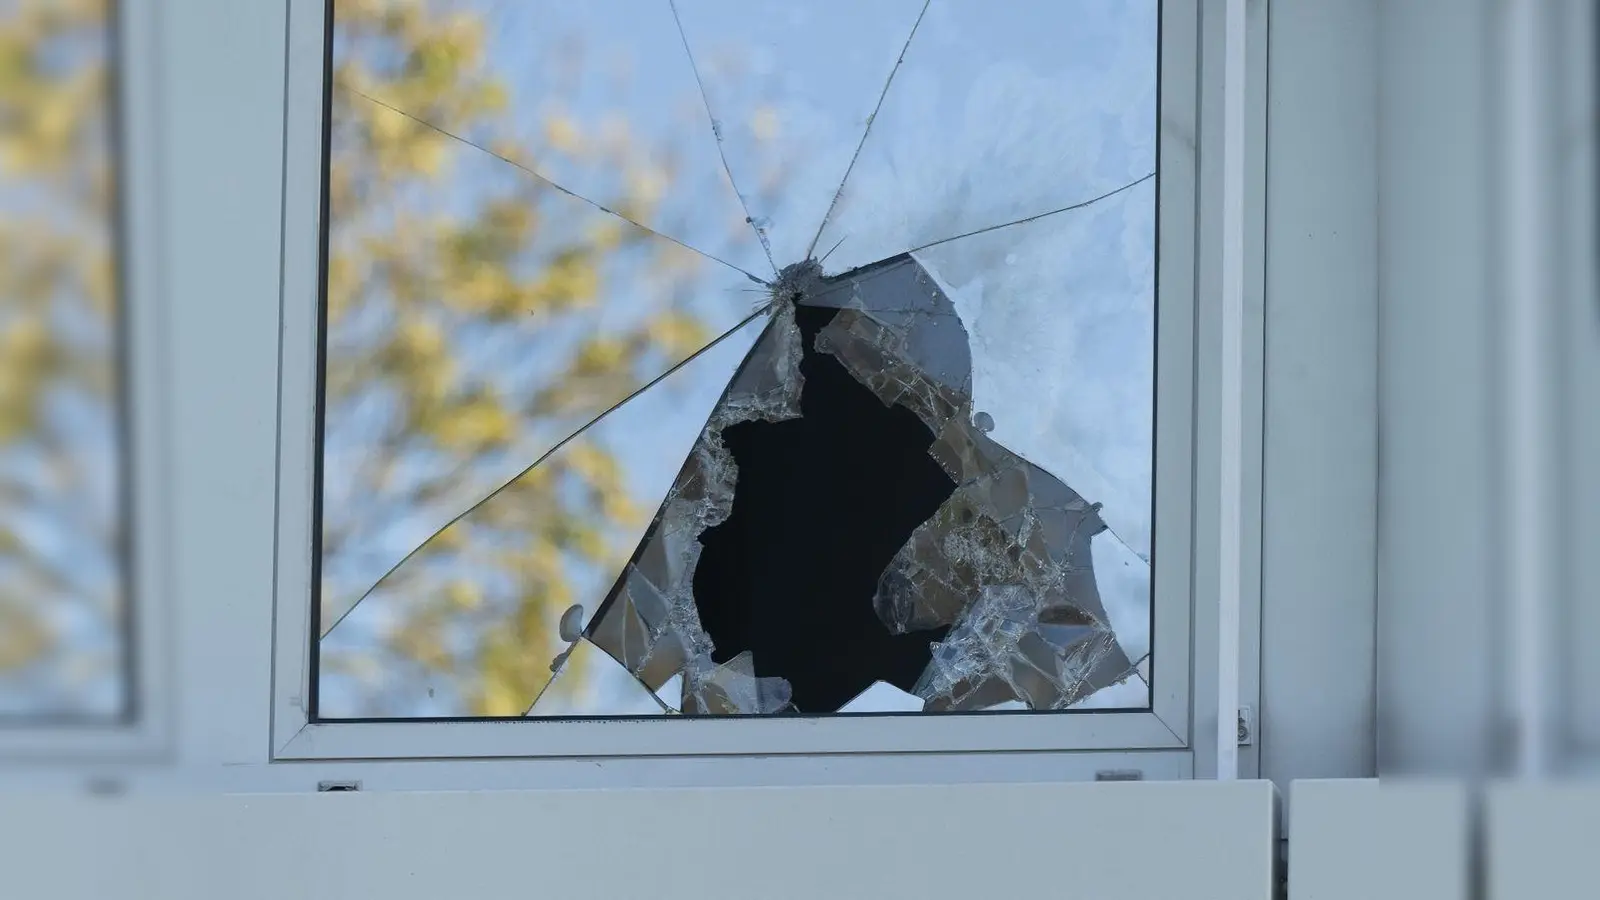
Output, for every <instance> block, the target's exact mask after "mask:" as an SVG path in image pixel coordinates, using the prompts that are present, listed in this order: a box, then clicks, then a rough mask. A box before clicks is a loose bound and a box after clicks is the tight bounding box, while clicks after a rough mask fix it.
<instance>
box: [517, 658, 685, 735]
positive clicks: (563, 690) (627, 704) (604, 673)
mask: <svg viewBox="0 0 1600 900" xmlns="http://www.w3.org/2000/svg"><path fill="white" fill-rule="evenodd" d="M675 711H676V710H673V709H672V708H670V707H669V706H668V705H667V704H665V703H663V702H662V701H661V700H660V698H658V697H657V696H656V695H655V694H652V693H650V692H649V691H647V690H645V687H644V685H642V684H640V683H639V680H638V679H637V678H634V677H633V676H632V675H630V674H628V671H627V670H626V669H624V668H622V667H621V666H619V665H617V663H616V661H615V660H613V659H612V658H611V657H610V656H608V655H606V654H605V653H602V652H601V651H600V650H598V649H596V648H595V647H593V646H591V645H589V644H587V643H584V642H582V641H580V642H578V643H576V644H574V645H573V647H572V652H571V653H570V654H569V655H567V657H566V659H565V661H564V663H563V665H562V666H561V668H560V670H559V671H557V672H556V673H555V675H554V677H552V678H551V680H550V683H549V685H548V686H546V687H545V689H544V691H543V692H542V693H541V694H540V696H539V698H538V699H537V700H535V701H534V704H533V707H532V708H531V709H529V710H528V715H529V716H531V717H533V718H555V717H561V716H593V715H604V716H661V715H670V714H671V713H673V712H675Z"/></svg>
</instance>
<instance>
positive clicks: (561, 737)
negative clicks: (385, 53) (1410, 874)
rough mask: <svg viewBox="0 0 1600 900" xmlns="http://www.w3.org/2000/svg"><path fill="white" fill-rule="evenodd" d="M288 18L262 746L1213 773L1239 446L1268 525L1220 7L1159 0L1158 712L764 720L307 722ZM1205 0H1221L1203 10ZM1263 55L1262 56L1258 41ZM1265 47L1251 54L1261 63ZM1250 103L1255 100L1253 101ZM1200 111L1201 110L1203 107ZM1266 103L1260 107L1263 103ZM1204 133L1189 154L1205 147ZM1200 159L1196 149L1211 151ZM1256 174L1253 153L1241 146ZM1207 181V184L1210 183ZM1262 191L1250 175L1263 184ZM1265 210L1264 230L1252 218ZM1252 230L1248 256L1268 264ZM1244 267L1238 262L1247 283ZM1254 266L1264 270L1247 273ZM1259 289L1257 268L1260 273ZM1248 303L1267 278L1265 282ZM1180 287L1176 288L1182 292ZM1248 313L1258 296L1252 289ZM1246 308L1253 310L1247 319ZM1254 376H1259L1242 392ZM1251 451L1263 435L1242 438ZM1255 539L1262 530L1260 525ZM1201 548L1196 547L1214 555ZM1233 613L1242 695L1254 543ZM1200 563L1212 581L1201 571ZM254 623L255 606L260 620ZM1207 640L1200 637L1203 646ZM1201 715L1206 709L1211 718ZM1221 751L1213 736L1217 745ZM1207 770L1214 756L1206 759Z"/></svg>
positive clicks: (303, 234) (320, 88) (313, 257)
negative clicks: (266, 722)
mask: <svg viewBox="0 0 1600 900" xmlns="http://www.w3.org/2000/svg"><path fill="white" fill-rule="evenodd" d="M286 2H287V6H288V9H289V15H288V35H287V39H288V45H287V73H286V81H285V88H284V89H285V91H286V104H285V106H286V108H285V117H284V126H283V127H284V144H283V147H284V154H285V156H284V159H283V167H284V168H283V172H282V185H283V195H282V209H283V216H284V223H283V225H284V227H283V232H282V233H283V235H284V243H283V246H282V248H281V250H282V299H281V303H282V307H281V310H280V311H279V314H280V316H281V318H280V322H281V343H280V347H279V349H280V355H279V371H278V383H279V393H278V398H277V403H278V434H279V444H278V448H277V452H278V460H277V471H278V483H277V499H276V508H275V510H274V514H275V518H276V523H277V524H276V528H277V551H276V552H277V558H276V572H275V579H274V581H275V597H274V601H275V602H274V609H273V616H272V618H273V622H274V625H273V633H272V649H271V659H272V666H273V676H272V701H271V734H270V758H271V759H272V760H275V761H290V760H324V761H336V760H403V759H412V760H415V759H441V758H453V759H473V758H488V757H493V758H530V757H532V758H552V757H566V758H571V757H606V756H627V757H663V756H696V757H701V756H714V757H715V756H724V757H725V756H729V755H744V756H768V755H773V754H863V753H872V754H895V753H903V754H920V753H940V754H959V753H977V752H985V753H986V752H995V751H1035V752H1037V751H1057V752H1071V753H1086V754H1093V755H1096V756H1103V755H1104V754H1105V753H1106V752H1108V751H1116V752H1124V751H1163V750H1164V751H1176V752H1179V753H1180V754H1187V753H1193V754H1196V757H1195V765H1194V766H1192V767H1189V766H1184V767H1181V768H1184V769H1187V770H1190V771H1192V772H1194V773H1195V774H1204V769H1205V762H1204V760H1205V758H1206V756H1207V747H1208V746H1210V747H1212V748H1214V747H1215V744H1216V742H1215V740H1214V738H1213V735H1214V734H1215V725H1216V722H1217V714H1216V711H1215V709H1211V710H1209V711H1208V710H1206V709H1205V704H1206V703H1207V702H1210V703H1211V704H1212V705H1213V707H1214V705H1215V704H1214V698H1215V696H1216V689H1215V684H1216V671H1217V658H1216V648H1215V647H1214V646H1212V647H1210V648H1209V652H1206V649H1205V645H1206V643H1207V642H1208V641H1210V642H1211V643H1215V641H1214V638H1215V635H1216V634H1217V633H1218V632H1217V622H1216V609H1217V594H1216V589H1215V584H1216V581H1217V579H1216V577H1215V571H1216V570H1215V565H1216V563H1217V561H1216V559H1215V554H1216V548H1215V547H1214V546H1212V544H1214V541H1206V540H1201V539H1198V538H1197V534H1198V533H1199V531H1198V530H1197V528H1196V523H1197V522H1198V523H1201V526H1200V528H1201V529H1205V528H1208V527H1210V523H1212V522H1215V521H1217V519H1216V515H1215V511H1216V508H1217V490H1218V479H1217V473H1218V472H1219V471H1220V466H1219V465H1218V460H1219V459H1220V457H1221V454H1223V453H1239V454H1242V455H1243V457H1244V484H1245V492H1246V494H1247V497H1254V498H1256V500H1257V502H1256V503H1254V504H1253V505H1252V504H1251V503H1250V502H1248V500H1247V502H1246V503H1245V504H1244V508H1245V518H1246V522H1245V533H1246V535H1247V536H1248V535H1251V534H1257V533H1259V502H1258V501H1259V490H1260V477H1261V468H1260V454H1259V448H1260V440H1259V438H1260V419H1261V417H1260V370H1259V365H1260V359H1261V352H1260V339H1261V334H1260V327H1259V321H1260V317H1259V315H1255V316H1253V317H1250V316H1247V322H1246V325H1245V326H1244V327H1245V331H1246V333H1245V334H1244V335H1243V343H1244V347H1245V359H1246V372H1245V386H1244V391H1245V396H1244V401H1245V402H1244V409H1245V415H1244V419H1245V439H1244V443H1245V446H1244V447H1223V446H1221V440H1222V438H1221V436H1220V435H1219V433H1218V428H1217V424H1218V417H1219V411H1220V408H1221V394H1220V391H1221V385H1220V384H1219V381H1218V378H1217V369H1218V365H1219V363H1218V356H1217V353H1216V352H1215V349H1214V348H1212V347H1210V343H1211V342H1212V341H1213V338H1214V336H1216V335H1217V330H1216V329H1217V328H1218V327H1220V314H1219V307H1218V304H1217V302H1216V287H1215V278H1216V273H1217V269H1218V267H1217V263H1216V256H1217V255H1218V253H1219V252H1220V248H1219V247H1218V246H1217V245H1216V241H1215V240H1214V239H1210V238H1208V237H1207V236H1206V235H1207V234H1208V233H1209V234H1215V233H1216V229H1215V227H1210V226H1208V224H1207V223H1213V222H1215V221H1217V220H1218V217H1219V215H1220V208H1221V197H1220V196H1219V195H1218V192H1217V191H1216V190H1215V185H1216V183H1217V178H1216V177H1215V175H1214V174H1213V172H1212V170H1213V169H1215V168H1216V164H1215V163H1212V159H1213V158H1214V157H1217V156H1220V153H1217V152H1214V148H1217V147H1218V146H1219V142H1220V139H1221V118H1220V117H1221V108H1220V93H1219V92H1220V89H1221V74H1222V73H1221V68H1220V57H1221V39H1222V25H1221V21H1220V20H1221V15H1220V13H1221V6H1220V5H1215V7H1213V5H1211V4H1203V3H1201V2H1200V0H1166V2H1165V3H1164V4H1163V6H1164V9H1163V24H1162V28H1163V34H1162V41H1161V48H1162V49H1161V53H1162V61H1161V62H1162V67H1163V69H1162V71H1163V84H1162V92H1161V97H1162V101H1161V106H1162V109H1161V110H1160V137H1159V141H1160V153H1161V172H1160V176H1159V182H1160V191H1159V198H1160V200H1159V202H1160V210H1159V216H1158V223H1159V224H1158V228H1159V233H1158V247H1159V268H1158V275H1157V278H1158V297H1159V298H1160V302H1161V314H1160V316H1159V318H1158V338H1157V340H1158V344H1157V423H1156V475H1155V478H1156V496H1157V501H1156V502H1157V509H1156V516H1155V544H1156V546H1157V547H1159V548H1160V553H1159V554H1158V556H1157V557H1156V564H1157V570H1156V572H1155V573H1154V574H1155V584H1156V598H1155V617H1154V631H1153V635H1152V638H1153V640H1152V646H1153V647H1159V648H1160V649H1159V650H1157V651H1155V652H1153V653H1152V658H1151V662H1152V684H1153V691H1152V694H1153V696H1152V708H1151V709H1150V710H1149V711H1092V712H1090V711H1085V712H1075V713H1066V714H1056V715H1020V714H1019V715H1010V716H1004V715H959V714H949V715H939V716H925V717H919V716H834V717H820V718H774V719H754V720H751V719H740V720H718V719H703V718H696V719H678V718H662V719H648V720H607V719H594V720H581V721H539V720H536V719H530V720H528V721H517V722H511V723H508V722H506V721H504V720H484V721H450V722H438V721H416V722H393V721H385V722H312V721H310V720H309V719H308V716H307V714H306V711H305V709H304V706H305V704H304V702H303V701H304V698H306V697H307V696H308V690H309V687H310V685H309V678H310V671H311V665H310V656H309V652H310V648H311V642H310V640H309V639H308V635H309V634H310V629H311V621H310V619H311V617H310V613H311V601H310V598H311V597H312V585H311V573H312V571H313V566H312V564H311V563H312V560H311V557H310V554H311V548H312V547H313V540H312V536H313V532H312V529H313V528H314V523H313V522H312V521H311V512H312V508H313V504H312V497H313V491H314V489H315V485H314V483H313V473H314V471H315V466H314V454H315V453H316V447H315V444H314V441H315V418H314V415H315V413H314V410H315V403H316V396H315V394H316V389H317V372H316V366H317V335H316V328H317V320H318V315H317V303H318V297H319V294H320V284H319V279H320V266H319V259H320V247H319V233H320V228H319V227H318V226H319V217H320V215H321V209H322V202H321V184H322V160H321V154H322V144H323V140H322V104H323V98H324V89H325V85H324V79H325V71H324V69H325V62H324V60H325V50H324V47H325V44H324V36H325V30H324V29H325V27H326V10H325V7H324V4H323V2H322V0H286ZM1250 9H1251V13H1250V16H1251V19H1250V22H1251V30H1252V32H1253V33H1255V34H1257V35H1260V36H1263V37H1264V34H1265V29H1264V27H1257V26H1259V25H1262V24H1263V23H1264V21H1265V4H1251V5H1250ZM1213 10H1215V11H1213ZM1256 57H1259V58H1256ZM1262 61H1264V52H1263V53H1261V54H1254V55H1253V57H1252V65H1255V66H1256V71H1255V73H1254V74H1255V75H1256V76H1257V77H1258V80H1259V77H1260V76H1263V75H1264V69H1262V68H1261V67H1260V65H1259V64H1260V63H1261V62H1262ZM1259 99H1260V98H1257V101H1256V102H1255V103H1254V106H1255V110H1254V111H1255V113H1256V114H1259V113H1260V112H1261V108H1262V106H1263V104H1262V103H1261V102H1259ZM1202 110H1203V111H1204V115H1203V116H1202ZM1258 117H1259V116H1258V115H1255V116H1252V118H1258ZM1197 150H1198V152H1197ZM1202 158H1203V159H1202ZM1247 162H1248V164H1249V166H1250V174H1251V178H1250V180H1251V181H1252V183H1254V182H1255V181H1258V180H1259V179H1258V178H1255V176H1256V175H1259V173H1260V172H1262V171H1264V157H1263V156H1262V155H1261V154H1259V153H1257V154H1256V155H1255V156H1254V157H1253V158H1252V159H1251V160H1249V161H1247ZM1203 182H1204V183H1207V184H1210V185H1212V187H1211V188H1206V189H1202V183H1203ZM1257 193H1258V194H1259V192H1257ZM1254 200H1255V202H1253V203H1247V204H1246V210H1247V220H1248V221H1247V230H1248V229H1249V227H1250V226H1251V225H1252V223H1253V224H1254V225H1256V226H1259V222H1260V210H1261V205H1262V204H1261V203H1260V202H1259V201H1260V197H1259V196H1256V197H1255V198H1254ZM1259 230H1260V229H1259V227H1256V229H1255V231H1256V233H1259ZM1260 259H1261V257H1260V247H1259V246H1252V248H1251V250H1250V255H1249V259H1247V264H1246V268H1247V272H1248V271H1257V270H1259V268H1260V266H1259V263H1260ZM1249 278H1250V276H1248V275H1247V280H1248V279H1249ZM1256 281H1257V282H1259V278H1256ZM1258 286H1259V285H1258ZM1255 299H1256V301H1257V304H1259V292H1257V294H1256V298H1255ZM1185 301H1187V302H1185ZM1256 312H1257V313H1258V312H1259V305H1257V308H1256ZM1252 322H1253V324H1252ZM1252 392H1253V393H1252ZM1252 447H1253V448H1254V451H1252V450H1251V448H1252ZM1257 543H1259V542H1257ZM1208 553H1209V554H1211V556H1212V558H1211V559H1210V560H1207V559H1206V558H1204V557H1205V556H1206V554H1208ZM1245 556H1246V559H1245V560H1244V563H1243V565H1244V569H1245V571H1244V572H1243V573H1242V575H1243V583H1244V584H1245V585H1246V589H1245V591H1244V597H1243V598H1242V600H1243V602H1242V603H1241V620H1242V623H1243V629H1244V631H1245V633H1246V637H1245V639H1244V640H1243V641H1242V646H1243V647H1244V648H1245V650H1246V651H1247V652H1246V653H1245V654H1244V656H1245V658H1244V659H1243V660H1242V661H1241V674H1240V684H1241V696H1242V697H1244V698H1246V699H1245V701H1241V702H1248V700H1249V698H1250V697H1253V696H1254V693H1255V688H1256V674H1255V660H1254V656H1253V654H1251V653H1249V652H1248V651H1249V650H1251V649H1253V648H1254V647H1256V645H1257V641H1255V640H1253V639H1251V638H1250V637H1249V630H1250V629H1251V628H1252V627H1253V626H1254V624H1255V623H1258V622H1259V603H1258V600H1259V595H1258V593H1256V592H1255V591H1253V590H1252V589H1251V588H1250V585H1253V584H1257V583H1258V580H1259V579H1258V572H1259V557H1258V554H1254V555H1252V554H1250V553H1248V552H1247V553H1246V554H1245ZM1207 579H1209V584H1210V585H1211V586H1210V587H1208V586H1207ZM257 621H259V617H257ZM1197 649H1198V650H1199V652H1196V650H1197ZM1208 722H1209V725H1207V724H1206V723H1208ZM1211 756H1213V757H1214V752H1212V753H1211ZM1210 765H1211V766H1213V767H1214V765H1215V762H1214V759H1213V760H1212V762H1211V763H1210Z"/></svg>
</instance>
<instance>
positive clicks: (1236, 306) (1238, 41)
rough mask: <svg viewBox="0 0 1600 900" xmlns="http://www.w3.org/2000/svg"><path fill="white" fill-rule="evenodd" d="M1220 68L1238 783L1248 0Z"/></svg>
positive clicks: (1229, 625) (1228, 620) (1230, 659)
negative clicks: (1246, 36) (1245, 80)
mask: <svg viewBox="0 0 1600 900" xmlns="http://www.w3.org/2000/svg"><path fill="white" fill-rule="evenodd" d="M1226 2H1227V8H1226V10H1225V15H1224V19H1223V32H1224V34H1223V51H1222V53H1223V63H1222V241H1221V245H1222V370H1221V381H1222V385H1221V386H1222V410H1221V432H1222V433H1221V438H1222V440H1221V449H1222V452H1221V466H1222V471H1221V473H1220V477H1219V479H1218V486H1219V488H1220V489H1221V498H1220V503H1219V504H1218V509H1219V511H1220V516H1219V521H1218V523H1217V524H1218V547H1219V549H1220V551H1221V559H1220V563H1219V565H1218V567H1217V571H1218V577H1219V579H1220V584H1219V586H1218V587H1219V590H1218V592H1217V599H1218V606H1219V608H1218V610H1217V734H1216V738H1217V779H1218V780H1220V781H1232V780H1234V779H1236V778H1238V777H1239V740H1238V714H1239V604H1240V594H1241V591H1242V587H1243V586H1242V577H1241V576H1242V568H1243V562H1244V509H1243V502H1244V252H1245V251H1244V198H1245V180H1244V178H1245V167H1244V140H1245V138H1244V136H1245V128H1244V105H1245V84H1244V77H1245V0H1226Z"/></svg>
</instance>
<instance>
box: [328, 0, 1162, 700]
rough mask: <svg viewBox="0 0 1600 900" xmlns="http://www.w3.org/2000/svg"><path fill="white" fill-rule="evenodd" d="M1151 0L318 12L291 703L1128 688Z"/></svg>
mask: <svg viewBox="0 0 1600 900" xmlns="http://www.w3.org/2000/svg"><path fill="white" fill-rule="evenodd" d="M1156 6H1157V4H1156V2H1155V0H1142V2H1126V0H1106V2H1081V3H1073V4H1061V3H1055V2H1047V0H1032V2H1029V0H1004V2H997V3H991V4H972V3H962V2H955V0H884V2H881V3H873V4H838V5H828V6H813V5H807V4H795V3H786V2H748V0H737V2H736V0H608V2H603V3H595V4H566V3H555V2H538V3H526V4H520V3H519V4H496V3H490V2H480V3H471V2H415V3H398V2H397V3H355V2H350V0H344V2H339V3H337V4H336V5H335V8H334V20H333V21H334V25H335V27H334V29H333V34H332V36H331V40H332V53H333V61H334V65H333V70H332V73H331V81H332V84H331V90H330V93H329V96H330V98H331V104H330V107H329V122H328V129H329V153H330V156H329V160H328V164H329V173H328V191H329V197H328V202H329V210H330V216H329V222H328V236H327V241H328V247H327V253H328V264H327V283H326V298H325V304H326V305H325V317H326V327H325V332H324V335H323V340H324V343H325V346H324V354H323V356H324V359H325V363H324V365H325V369H324V373H323V383H324V398H323V404H322V415H323V427H322V436H323V443H322V451H321V452H322V456H321V474H320V500H319V507H320V516H321V523H320V528H321V531H320V547H319V561H320V566H321V570H320V577H319V579H318V590H319V600H318V603H317V607H316V610H317V612H316V618H317V620H318V625H317V627H316V629H315V636H314V637H315V640H316V660H317V671H316V685H315V687H316V690H315V691H314V696H315V698H316V699H315V701H314V706H315V709H314V713H313V714H314V715H315V716H317V717H319V718H322V719H352V718H354V719H359V718H373V717H384V718H431V717H461V716H465V717H513V716H524V715H528V716H536V717H561V716H631V715H680V714H681V715H767V714H825V713H836V712H844V713H854V712H918V711H923V712H976V711H991V710H1066V709H1082V708H1092V707H1100V708H1107V707H1110V708H1145V707H1147V706H1148V703H1149V687H1148V683H1147V678H1148V671H1149V670H1148V659H1149V652H1150V630H1151V628H1150V623H1151V579H1150V562H1149V561H1150V543H1151V541H1150V534H1151V508H1152V497H1151V485H1152V445H1153V441H1152V435H1153V426H1154V410H1153V406H1154V358H1155V355H1154V351H1155V347H1154V333H1155V297H1154V280H1155V279H1154V275H1155V250H1154V248H1155V169H1156V165H1155V143H1156V90H1157V73H1156V38H1157V9H1156Z"/></svg>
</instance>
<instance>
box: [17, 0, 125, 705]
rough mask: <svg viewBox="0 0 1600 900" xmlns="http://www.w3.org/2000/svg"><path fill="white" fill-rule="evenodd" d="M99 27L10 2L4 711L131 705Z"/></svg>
mask: <svg viewBox="0 0 1600 900" xmlns="http://www.w3.org/2000/svg"><path fill="white" fill-rule="evenodd" d="M105 23H106V17H105V11H104V8H103V4H102V2H100V0H8V2H0V210H3V212H0V712H13V713H50V714H76V713H101V714H105V713H110V714H115V713H116V712H118V711H119V707H120V701H119V699H118V698H119V697H120V695H121V688H122V685H121V684H119V682H120V681H121V679H120V678H119V677H118V671H119V669H118V660H119V659H120V658H121V657H122V654H121V653H120V652H119V649H118V648H117V641H116V637H115V636H116V635H117V633H118V632H119V630H120V618H121V614H122V591H123V586H122V584H121V579H120V574H121V572H120V560H119V559H118V558H117V555H116V554H115V553H114V552H113V550H112V548H113V547H115V546H116V544H117V540H118V531H119V528H120V521H119V520H120V515H119V512H118V510H117V508H116V507H117V503H116V499H115V497H116V489H115V486H114V485H115V482H116V474H115V473H116V465H117V456H118V454H117V451H116V447H115V444H116V441H117V439H118V438H117V428H116V414H117V409H116V406H115V405H114V404H112V403H108V402H107V400H108V398H111V397H113V396H114V395H115V391H116V386H117V384H116V372H117V355H116V350H115V344H114V336H113V333H112V332H113V329H112V328H111V327H110V325H111V322H112V321H113V320H114V315H115V303H116V299H117V297H116V285H115V265H114V254H113V252H112V239H111V238H112V215H113V212H114V197H115V190H114V185H113V178H112V176H113V167H112V166H111V164H110V163H111V157H110V143H109V139H108V135H109V130H108V122H109V115H108V113H109V106H108V98H109V91H108V88H109V82H108V79H107V78H106V71H105V59H106V55H107V51H108V49H109V39H108V35H107V29H106V27H105ZM55 547H64V549H62V550H55V549H53V548H55ZM68 631H70V632H71V634H70V635H69V634H67V633H66V632H68Z"/></svg>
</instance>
